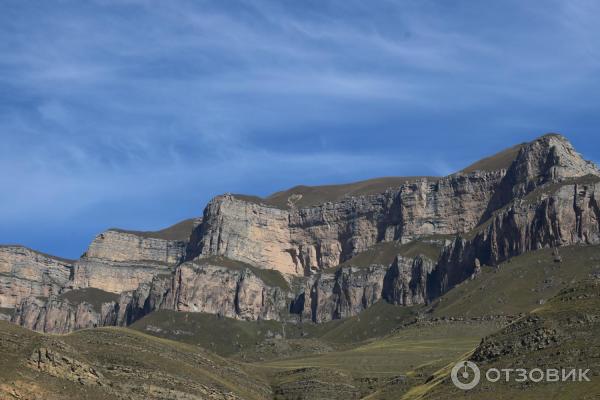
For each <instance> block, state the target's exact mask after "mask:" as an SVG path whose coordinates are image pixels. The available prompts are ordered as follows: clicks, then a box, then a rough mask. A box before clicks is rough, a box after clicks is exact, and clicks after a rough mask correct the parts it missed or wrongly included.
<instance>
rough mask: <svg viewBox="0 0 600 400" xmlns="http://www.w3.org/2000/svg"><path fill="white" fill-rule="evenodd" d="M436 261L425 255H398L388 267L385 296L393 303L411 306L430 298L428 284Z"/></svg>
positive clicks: (384, 289)
mask: <svg viewBox="0 0 600 400" xmlns="http://www.w3.org/2000/svg"><path fill="white" fill-rule="evenodd" d="M434 267H435V262H434V261H432V260H430V259H429V258H427V257H424V256H421V255H419V256H416V257H414V258H407V257H402V256H396V259H395V260H394V262H393V263H392V265H391V266H390V268H389V269H388V271H387V273H386V276H385V280H384V287H383V297H384V298H385V299H386V300H387V301H388V303H391V304H399V305H405V306H410V305H414V304H424V303H426V302H427V301H428V300H429V294H428V292H427V284H428V280H429V276H430V274H431V272H432V271H433V269H434Z"/></svg>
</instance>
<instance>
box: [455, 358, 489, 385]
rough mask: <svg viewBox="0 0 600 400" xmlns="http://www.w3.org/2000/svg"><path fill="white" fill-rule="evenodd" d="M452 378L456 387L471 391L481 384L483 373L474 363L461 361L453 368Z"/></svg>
mask: <svg viewBox="0 0 600 400" xmlns="http://www.w3.org/2000/svg"><path fill="white" fill-rule="evenodd" d="M450 376H451V377H452V383H454V386H456V387H457V388H459V389H462V390H471V389H473V388H474V387H475V386H477V384H478V383H479V379H481V372H480V371H479V368H478V367H477V364H475V363H474V362H471V361H460V362H458V363H456V365H455V366H454V368H452V373H451V374H450Z"/></svg>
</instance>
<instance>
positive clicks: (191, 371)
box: [0, 321, 271, 399]
mask: <svg viewBox="0 0 600 400" xmlns="http://www.w3.org/2000/svg"><path fill="white" fill-rule="evenodd" d="M40 347H43V348H48V349H51V350H52V351H55V352H57V353H58V355H59V358H57V359H56V361H57V363H61V362H63V361H64V360H63V358H62V357H67V358H71V359H75V360H77V362H79V363H82V364H84V365H87V366H88V367H93V368H94V369H95V370H96V371H98V372H99V373H100V375H101V377H102V384H101V385H98V384H95V383H93V384H81V383H80V382H78V381H77V379H76V377H77V372H74V371H72V370H69V369H67V370H63V371H62V373H63V375H61V374H60V373H55V372H50V373H48V372H42V371H40V370H38V369H37V368H36V364H35V363H28V359H29V358H30V355H31V354H32V352H33V351H34V350H35V349H38V348H40ZM0 365H1V366H2V368H0V398H8V396H9V394H12V395H14V397H15V398H19V397H18V396H19V395H20V396H22V397H23V398H40V399H41V398H44V399H64V398H76V399H83V398H85V399H114V398H122V399H125V398H127V399H155V398H156V399H158V398H175V397H177V396H179V397H177V398H186V399H205V398H223V393H229V394H230V395H231V396H232V398H240V399H263V398H270V397H271V394H270V388H269V387H268V386H267V385H266V384H265V383H264V381H262V380H261V379H260V378H255V377H252V376H250V375H248V373H247V372H246V371H245V369H244V368H245V367H244V366H242V365H241V364H238V363H235V362H233V361H231V360H225V359H222V358H220V357H218V356H216V355H213V354H211V353H208V352H206V351H204V350H201V349H199V348H198V347H195V346H190V345H186V344H183V343H178V342H173V341H168V340H165V339H159V338H155V337H152V336H149V335H145V334H142V333H139V332H135V331H131V330H128V329H120V328H101V329H94V330H83V331H79V332H76V333H73V334H70V335H66V336H56V335H41V334H37V333H34V332H30V331H28V330H25V329H23V328H20V327H17V326H13V325H10V324H8V323H5V322H2V321H0ZM185 396H187V397H185ZM10 398H12V397H10Z"/></svg>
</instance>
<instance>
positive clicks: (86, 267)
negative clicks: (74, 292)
mask: <svg viewBox="0 0 600 400" xmlns="http://www.w3.org/2000/svg"><path fill="white" fill-rule="evenodd" d="M191 229H192V228H191V227H190V232H189V233H188V236H189V234H191ZM148 235H149V234H148V233H146V232H125V231H118V230H108V231H106V232H103V233H101V234H99V235H98V236H96V238H95V239H94V240H93V241H92V243H91V244H90V246H89V248H88V250H87V251H86V253H85V254H84V255H83V257H82V258H81V259H80V260H78V261H77V262H75V264H74V267H73V286H74V287H75V288H86V287H92V288H98V289H102V290H106V291H108V292H114V293H121V292H125V291H130V290H134V289H136V288H137V287H138V286H139V285H140V284H141V283H143V282H150V281H152V278H153V277H154V276H156V275H159V274H165V273H167V274H168V273H170V272H171V271H172V270H173V267H174V266H175V265H176V264H177V263H179V262H181V261H182V260H183V259H184V257H185V251H186V246H187V242H185V241H182V240H171V239H164V238H160V237H151V236H148Z"/></svg>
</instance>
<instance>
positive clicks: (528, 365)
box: [403, 277, 600, 400]
mask: <svg viewBox="0 0 600 400" xmlns="http://www.w3.org/2000/svg"><path fill="white" fill-rule="evenodd" d="M599 309H600V281H599V280H598V278H597V277H594V278H591V279H587V280H583V281H579V282H576V283H573V284H572V285H570V286H569V287H568V288H565V289H563V290H562V291H560V293H559V294H558V295H556V296H555V297H553V298H552V299H551V300H550V301H548V302H547V303H546V304H544V305H541V306H539V307H538V308H536V309H535V310H533V311H532V312H531V313H530V314H528V315H526V316H524V317H522V318H520V319H518V320H516V321H515V322H513V323H512V324H510V325H508V326H507V327H505V328H504V329H502V330H501V331H499V332H497V333H495V334H493V335H491V336H488V337H486V338H485V339H483V340H482V342H481V344H480V345H479V346H477V348H476V349H475V351H474V352H473V354H472V355H471V356H470V357H469V359H470V360H471V361H474V362H476V363H477V365H478V367H479V368H480V369H482V370H483V371H487V370H488V369H490V368H496V369H498V370H502V369H513V370H514V369H515V368H523V369H526V370H527V371H531V370H532V369H535V368H540V369H542V370H544V371H545V370H547V369H556V370H558V371H562V370H563V369H566V370H571V369H576V370H578V369H581V370H586V369H589V371H590V372H589V373H588V374H587V376H588V378H589V381H587V380H582V381H573V378H570V379H567V380H566V381H562V372H559V374H560V376H561V378H560V379H559V381H554V382H553V381H547V380H543V381H542V382H533V381H531V380H529V381H528V382H519V381H517V380H516V379H515V377H516V373H514V372H513V377H512V378H509V380H508V382H507V381H506V379H505V378H504V374H503V379H500V380H499V381H498V382H488V381H487V380H485V379H483V380H482V381H481V383H480V384H479V385H477V386H476V387H475V388H473V389H471V390H469V391H467V392H465V391H461V390H459V389H457V388H456V387H454V386H453V385H452V383H451V382H450V380H449V379H448V377H447V375H446V373H447V372H441V375H440V376H438V377H437V378H436V379H433V380H431V381H430V382H429V383H427V384H425V385H423V386H420V387H417V388H413V389H412V391H411V392H409V393H408V394H407V395H406V396H405V397H403V398H404V399H407V400H408V399H455V398H457V397H460V398H466V399H489V398H490V397H493V398H494V399H499V400H501V399H592V398H597V396H598V394H599V393H600V381H599V380H598V376H597V375H598V371H599V369H600V341H599V340H598V338H599V337H600V336H599V334H600V323H599V321H600V314H599V312H598V310H599ZM534 376H535V377H536V379H537V376H538V375H534ZM577 376H579V375H578V373H577V375H576V377H577ZM575 379H576V380H577V379H578V378H575Z"/></svg>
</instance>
